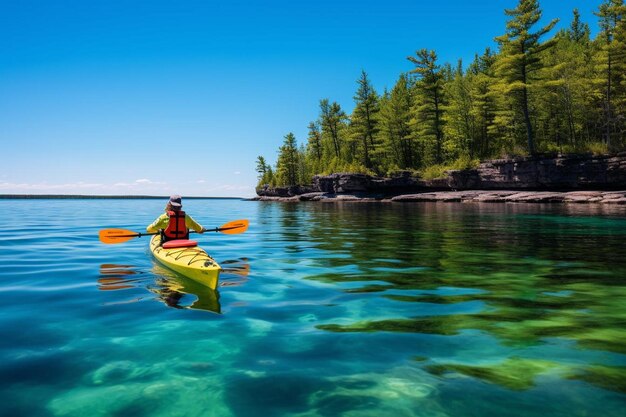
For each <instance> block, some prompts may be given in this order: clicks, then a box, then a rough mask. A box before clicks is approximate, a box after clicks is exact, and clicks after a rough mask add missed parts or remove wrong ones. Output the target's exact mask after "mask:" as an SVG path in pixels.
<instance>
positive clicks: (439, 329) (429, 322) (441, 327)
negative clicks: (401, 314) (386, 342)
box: [315, 317, 458, 336]
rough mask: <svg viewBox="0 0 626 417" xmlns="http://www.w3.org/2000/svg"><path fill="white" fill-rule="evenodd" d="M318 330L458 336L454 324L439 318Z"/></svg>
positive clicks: (355, 324)
mask: <svg viewBox="0 0 626 417" xmlns="http://www.w3.org/2000/svg"><path fill="white" fill-rule="evenodd" d="M315 327H316V328H317V329H320V330H326V331H330V332H336V333H350V332H404V333H426V334H440V335H445V336H451V335H456V334H458V331H457V329H456V327H455V326H454V323H452V322H451V321H449V320H441V319H439V318H438V317H435V318H428V319H415V320H411V319H406V320H402V319H398V320H379V321H366V322H359V323H354V324H351V325H340V324H320V325H317V326H315Z"/></svg>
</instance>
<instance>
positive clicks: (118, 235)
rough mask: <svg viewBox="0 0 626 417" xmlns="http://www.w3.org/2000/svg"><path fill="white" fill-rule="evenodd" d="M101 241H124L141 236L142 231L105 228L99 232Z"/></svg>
mask: <svg viewBox="0 0 626 417" xmlns="http://www.w3.org/2000/svg"><path fill="white" fill-rule="evenodd" d="M99 236H100V242H102V243H108V244H113V243H122V242H126V241H127V240H131V239H132V238H135V237H139V236H141V233H135V232H133V231H132V230H125V229H104V230H100V233H99Z"/></svg>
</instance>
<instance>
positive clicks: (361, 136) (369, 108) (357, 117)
mask: <svg viewBox="0 0 626 417" xmlns="http://www.w3.org/2000/svg"><path fill="white" fill-rule="evenodd" d="M357 84H358V85H359V88H358V90H357V91H356V94H355V96H354V101H355V103H356V106H355V108H354V111H353V112H352V116H351V118H350V122H351V123H350V128H351V132H352V135H353V137H354V139H355V140H356V141H357V142H358V143H360V148H361V153H362V160H361V163H362V164H363V166H364V167H365V168H367V169H371V168H372V167H373V163H372V153H374V154H375V149H374V148H375V146H376V143H375V139H374V138H375V136H376V134H377V132H378V126H377V125H378V112H379V110H380V108H379V102H378V101H379V99H378V94H376V91H375V90H374V87H373V86H372V84H371V83H370V81H369V79H368V78H367V73H366V72H365V71H361V77H360V78H359V79H358V80H357Z"/></svg>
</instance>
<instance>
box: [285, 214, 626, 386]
mask: <svg viewBox="0 0 626 417" xmlns="http://www.w3.org/2000/svg"><path fill="white" fill-rule="evenodd" d="M594 210H595V209H594V207H589V208H588V210H587V211H585V210H584V209H582V208H580V207H576V208H575V209H572V208H569V207H562V206H550V205H537V206H533V205H508V204H502V205H494V204H490V205H482V204H472V205H464V204H436V203H433V204H406V205H388V206H379V205H377V206H375V207H374V206H370V205H367V204H343V205H342V204H338V205H332V206H331V205H325V204H318V205H310V206H308V207H307V210H306V212H305V211H304V210H302V209H301V208H300V207H296V206H295V205H294V206H293V207H289V206H287V207H285V212H284V215H283V219H282V224H283V227H284V228H285V231H284V233H283V235H284V236H282V238H283V239H284V240H285V241H288V242H293V244H294V245H295V242H305V241H306V242H309V243H310V244H312V246H313V248H314V249H315V250H316V251H318V252H319V253H320V256H317V257H316V259H315V262H316V267H317V270H318V271H319V270H321V271H322V272H321V273H315V274H311V275H309V276H307V277H306V278H307V279H310V280H316V281H320V282H324V283H328V284H334V285H336V286H337V289H338V290H339V291H340V293H343V295H338V297H341V299H342V301H343V302H344V304H345V302H349V300H350V299H351V298H350V297H351V296H352V297H354V300H357V301H355V303H358V302H363V300H368V301H369V302H371V303H372V304H373V305H376V304H385V305H392V306H393V311H394V312H395V315H396V317H385V318H384V319H380V318H371V317H367V314H365V315H359V314H356V316H355V317H353V318H352V320H350V321H348V322H347V321H346V320H345V318H341V322H339V323H333V320H332V319H331V320H328V321H327V322H326V323H323V324H318V325H317V326H316V327H317V328H318V329H320V330H324V331H329V332H338V333H375V332H392V333H405V334H408V333H413V334H423V335H441V336H447V337H463V335H464V334H467V332H475V331H479V332H480V333H481V334H482V335H483V336H488V337H493V338H495V339H496V340H497V341H498V342H499V344H500V346H501V348H502V349H503V350H506V349H509V350H510V351H511V352H515V354H510V355H509V356H508V357H505V358H504V359H503V358H502V357H499V358H494V360H492V361H491V362H490V361H485V360H484V358H483V359H482V362H483V363H481V364H480V365H476V364H475V363H456V361H455V362H454V363H445V362H443V361H441V360H438V361H437V362H436V363H435V362H433V361H430V359H429V358H426V360H424V361H423V362H424V363H423V366H424V369H425V370H426V371H428V372H430V373H431V374H433V375H437V376H440V377H442V378H445V377H447V375H449V374H453V375H454V374H456V375H458V374H463V375H466V376H471V377H474V378H478V379H482V380H484V381H488V382H491V383H497V384H498V385H501V386H503V387H506V388H509V389H514V390H524V389H528V388H530V387H532V386H533V384H534V380H535V378H536V377H537V376H538V375H544V374H546V373H558V374H560V375H562V376H563V378H566V379H576V380H582V381H586V382H589V383H592V384H594V385H597V386H600V387H602V388H607V389H611V390H614V391H618V392H622V393H624V392H626V382H625V381H626V368H624V366H623V361H619V360H618V361H615V360H614V361H613V363H608V364H594V365H591V364H590V365H588V366H579V365H578V364H576V363H563V361H561V360H560V359H559V358H555V360H539V359H536V358H533V357H523V355H519V352H522V353H523V352H526V351H527V350H528V351H529V352H530V351H531V350H532V349H535V350H537V349H540V348H541V346H543V345H549V344H550V343H553V342H551V340H560V341H562V342H568V341H569V342H574V344H575V347H576V349H577V350H580V351H587V352H593V351H596V352H599V353H601V352H608V353H612V354H617V355H623V354H626V330H625V328H624V322H625V321H624V320H626V304H625V303H624V300H625V299H626V285H625V283H624V277H625V276H626V245H624V244H623V242H624V238H625V237H626V219H625V218H624V217H625V215H626V212H625V211H624V210H621V211H619V210H618V211H616V212H615V211H612V212H610V213H609V214H608V215H607V213H604V212H602V213H597V212H596V211H594ZM598 214H602V215H603V217H596V216H597V215H598ZM297 224H299V225H300V230H301V234H300V235H298V236H297V235H295V234H294V233H292V230H295V229H296V225H297ZM368 297H369V298H368ZM389 303H391V304H389ZM387 315H388V314H387ZM374 317H375V315H374ZM529 355H531V354H530V353H529ZM617 357H619V356H617Z"/></svg>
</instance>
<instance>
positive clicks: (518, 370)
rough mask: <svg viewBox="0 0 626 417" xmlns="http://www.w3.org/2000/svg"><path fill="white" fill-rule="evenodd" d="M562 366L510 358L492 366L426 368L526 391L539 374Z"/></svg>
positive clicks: (434, 372)
mask: <svg viewBox="0 0 626 417" xmlns="http://www.w3.org/2000/svg"><path fill="white" fill-rule="evenodd" d="M561 368H562V365H559V364H557V363H556V362H551V361H544V360H536V359H524V358H510V359H507V360H506V361H504V362H502V363H499V364H494V365H491V366H471V365H461V364H438V365H429V366H427V367H426V370H427V371H428V372H430V373H431V374H433V375H437V376H445V374H447V373H450V372H455V373H458V374H462V375H465V376H468V377H471V378H477V379H481V380H483V381H486V382H489V383H492V384H496V385H499V386H501V387H504V388H508V389H511V390H515V391H524V390H528V389H530V388H533V387H534V386H535V378H536V377H537V376H539V375H541V374H547V373H550V372H553V371H555V370H558V369H561Z"/></svg>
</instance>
